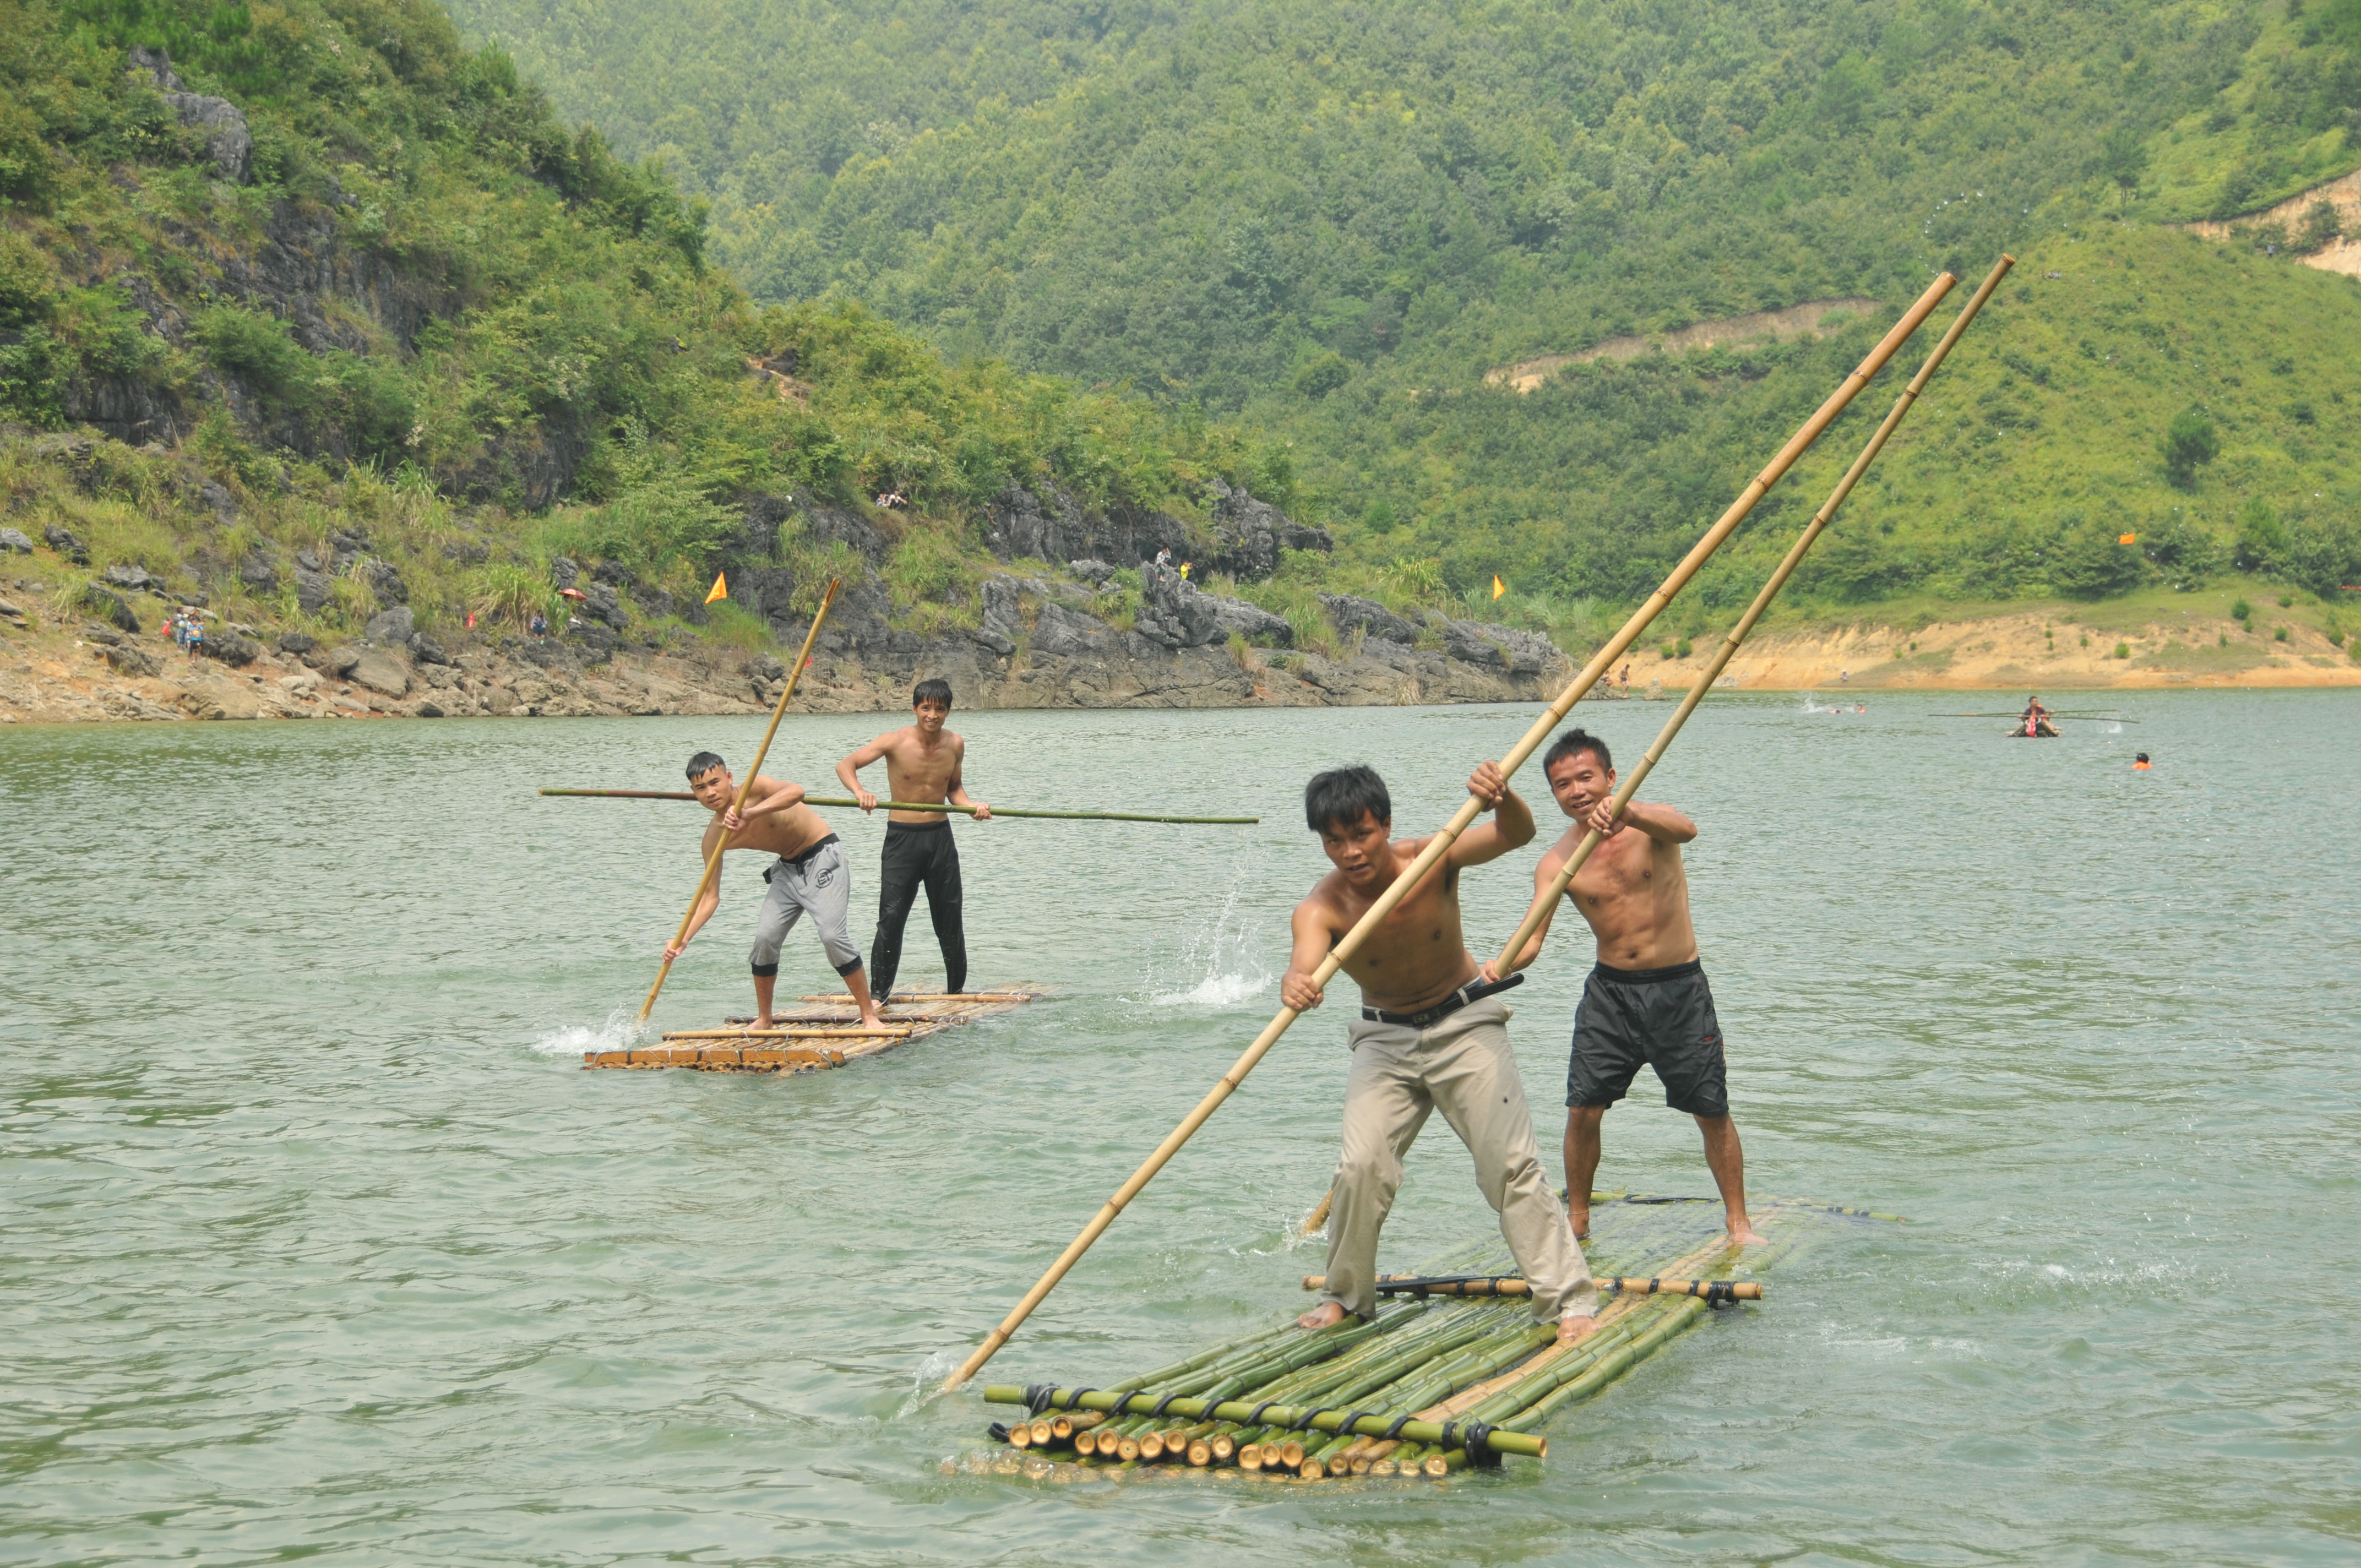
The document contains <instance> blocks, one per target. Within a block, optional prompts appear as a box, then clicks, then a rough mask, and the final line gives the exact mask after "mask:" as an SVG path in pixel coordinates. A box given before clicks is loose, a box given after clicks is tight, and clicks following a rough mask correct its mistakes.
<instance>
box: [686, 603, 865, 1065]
mask: <svg viewBox="0 0 2361 1568" xmlns="http://www.w3.org/2000/svg"><path fill="white" fill-rule="evenodd" d="M837 585H838V579H837V578H834V577H830V578H829V582H828V592H827V593H826V594H824V595H822V596H821V598H820V601H819V609H818V611H817V612H816V613H815V614H814V615H813V616H812V623H811V630H809V631H807V632H806V633H804V647H803V652H800V653H798V654H796V667H795V668H794V669H793V670H791V671H789V672H788V673H787V684H786V685H785V688H784V689H782V690H781V691H780V693H779V701H778V705H777V706H776V707H773V708H772V709H771V723H770V726H769V728H767V729H764V730H763V743H762V744H761V745H760V746H757V747H756V748H754V762H753V765H752V767H749V768H748V769H747V770H746V778H745V781H744V782H743V783H741V784H739V786H738V798H737V799H736V800H735V801H733V802H731V803H730V810H732V811H743V810H745V809H746V797H747V795H751V794H752V793H753V789H754V775H755V774H757V773H761V772H762V771H763V758H765V757H767V756H769V755H770V754H771V737H772V736H774V735H776V734H777V733H778V732H779V720H780V719H782V718H785V717H786V716H787V704H788V703H789V702H791V701H792V700H794V698H795V695H796V683H797V682H798V681H801V680H802V679H803V678H804V670H805V668H806V666H807V665H809V664H810V663H811V651H812V644H813V643H815V642H817V641H819V626H820V622H821V621H823V620H827V619H828V609H829V606H830V605H832V604H834V603H835V602H836V589H837ZM729 847H730V835H729V834H728V833H723V834H722V835H721V837H720V838H719V839H715V840H714V842H713V853H711V854H710V855H708V856H706V857H705V874H704V875H703V876H701V877H698V878H697V892H696V894H694V895H692V896H691V897H690V899H689V901H688V912H687V913H686V914H685V915H683V916H681V917H680V929H679V930H678V931H676V932H675V933H674V934H673V938H672V945H673V946H674V947H675V948H677V947H679V946H680V945H681V943H682V942H683V941H685V940H686V939H687V937H688V923H689V922H690V921H691V920H693V919H695V918H696V917H697V905H699V904H701V903H703V902H704V900H705V890H706V889H707V888H708V887H711V886H712V885H713V878H714V876H715V874H716V873H717V872H719V871H720V870H721V855H722V851H723V850H727V849H728V848H729ZM671 973H672V959H670V958H666V959H664V967H663V968H661V969H659V970H656V982H655V983H654V984H653V985H652V986H650V987H648V999H647V1000H646V1001H645V1002H642V1003H640V1022H641V1023H642V1024H644V1023H646V1022H647V1021H648V1014H651V1013H653V1012H654V1011H655V1006H656V992H660V991H662V990H663V989H664V977H665V976H667V975H669V974H671Z"/></svg>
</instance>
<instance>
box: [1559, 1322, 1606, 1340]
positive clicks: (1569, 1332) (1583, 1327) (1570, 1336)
mask: <svg viewBox="0 0 2361 1568" xmlns="http://www.w3.org/2000/svg"><path fill="white" fill-rule="evenodd" d="M1597 1332H1598V1319H1597V1318H1560V1319H1559V1320H1558V1321H1557V1343H1560V1344H1580V1343H1582V1342H1583V1341H1584V1340H1587V1339H1588V1338H1589V1337H1590V1336H1591V1335H1593V1334H1595V1333H1597Z"/></svg>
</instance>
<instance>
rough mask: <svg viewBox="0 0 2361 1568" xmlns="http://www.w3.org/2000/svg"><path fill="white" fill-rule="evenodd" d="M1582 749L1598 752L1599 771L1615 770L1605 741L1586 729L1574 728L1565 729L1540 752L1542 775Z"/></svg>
mask: <svg viewBox="0 0 2361 1568" xmlns="http://www.w3.org/2000/svg"><path fill="white" fill-rule="evenodd" d="M1582 751H1595V752H1597V753H1598V771H1599V772H1600V773H1613V772H1614V771H1615V759H1614V758H1613V757H1611V756H1609V754H1608V751H1607V742H1606V741H1604V740H1600V739H1599V738H1598V736H1596V735H1593V734H1591V733H1590V732H1589V731H1588V730H1587V729H1579V728H1576V729H1569V730H1567V731H1566V732H1565V734H1563V735H1561V736H1559V737H1558V738H1557V739H1556V740H1553V741H1551V742H1550V749H1549V750H1548V751H1545V752H1543V754H1542V776H1543V777H1544V778H1546V777H1548V776H1549V771H1550V770H1551V769H1552V768H1554V767H1556V766H1557V765H1558V764H1559V763H1560V762H1564V761H1565V760H1566V759H1567V758H1568V757H1571V756H1574V755H1576V753H1578V752H1582Z"/></svg>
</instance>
